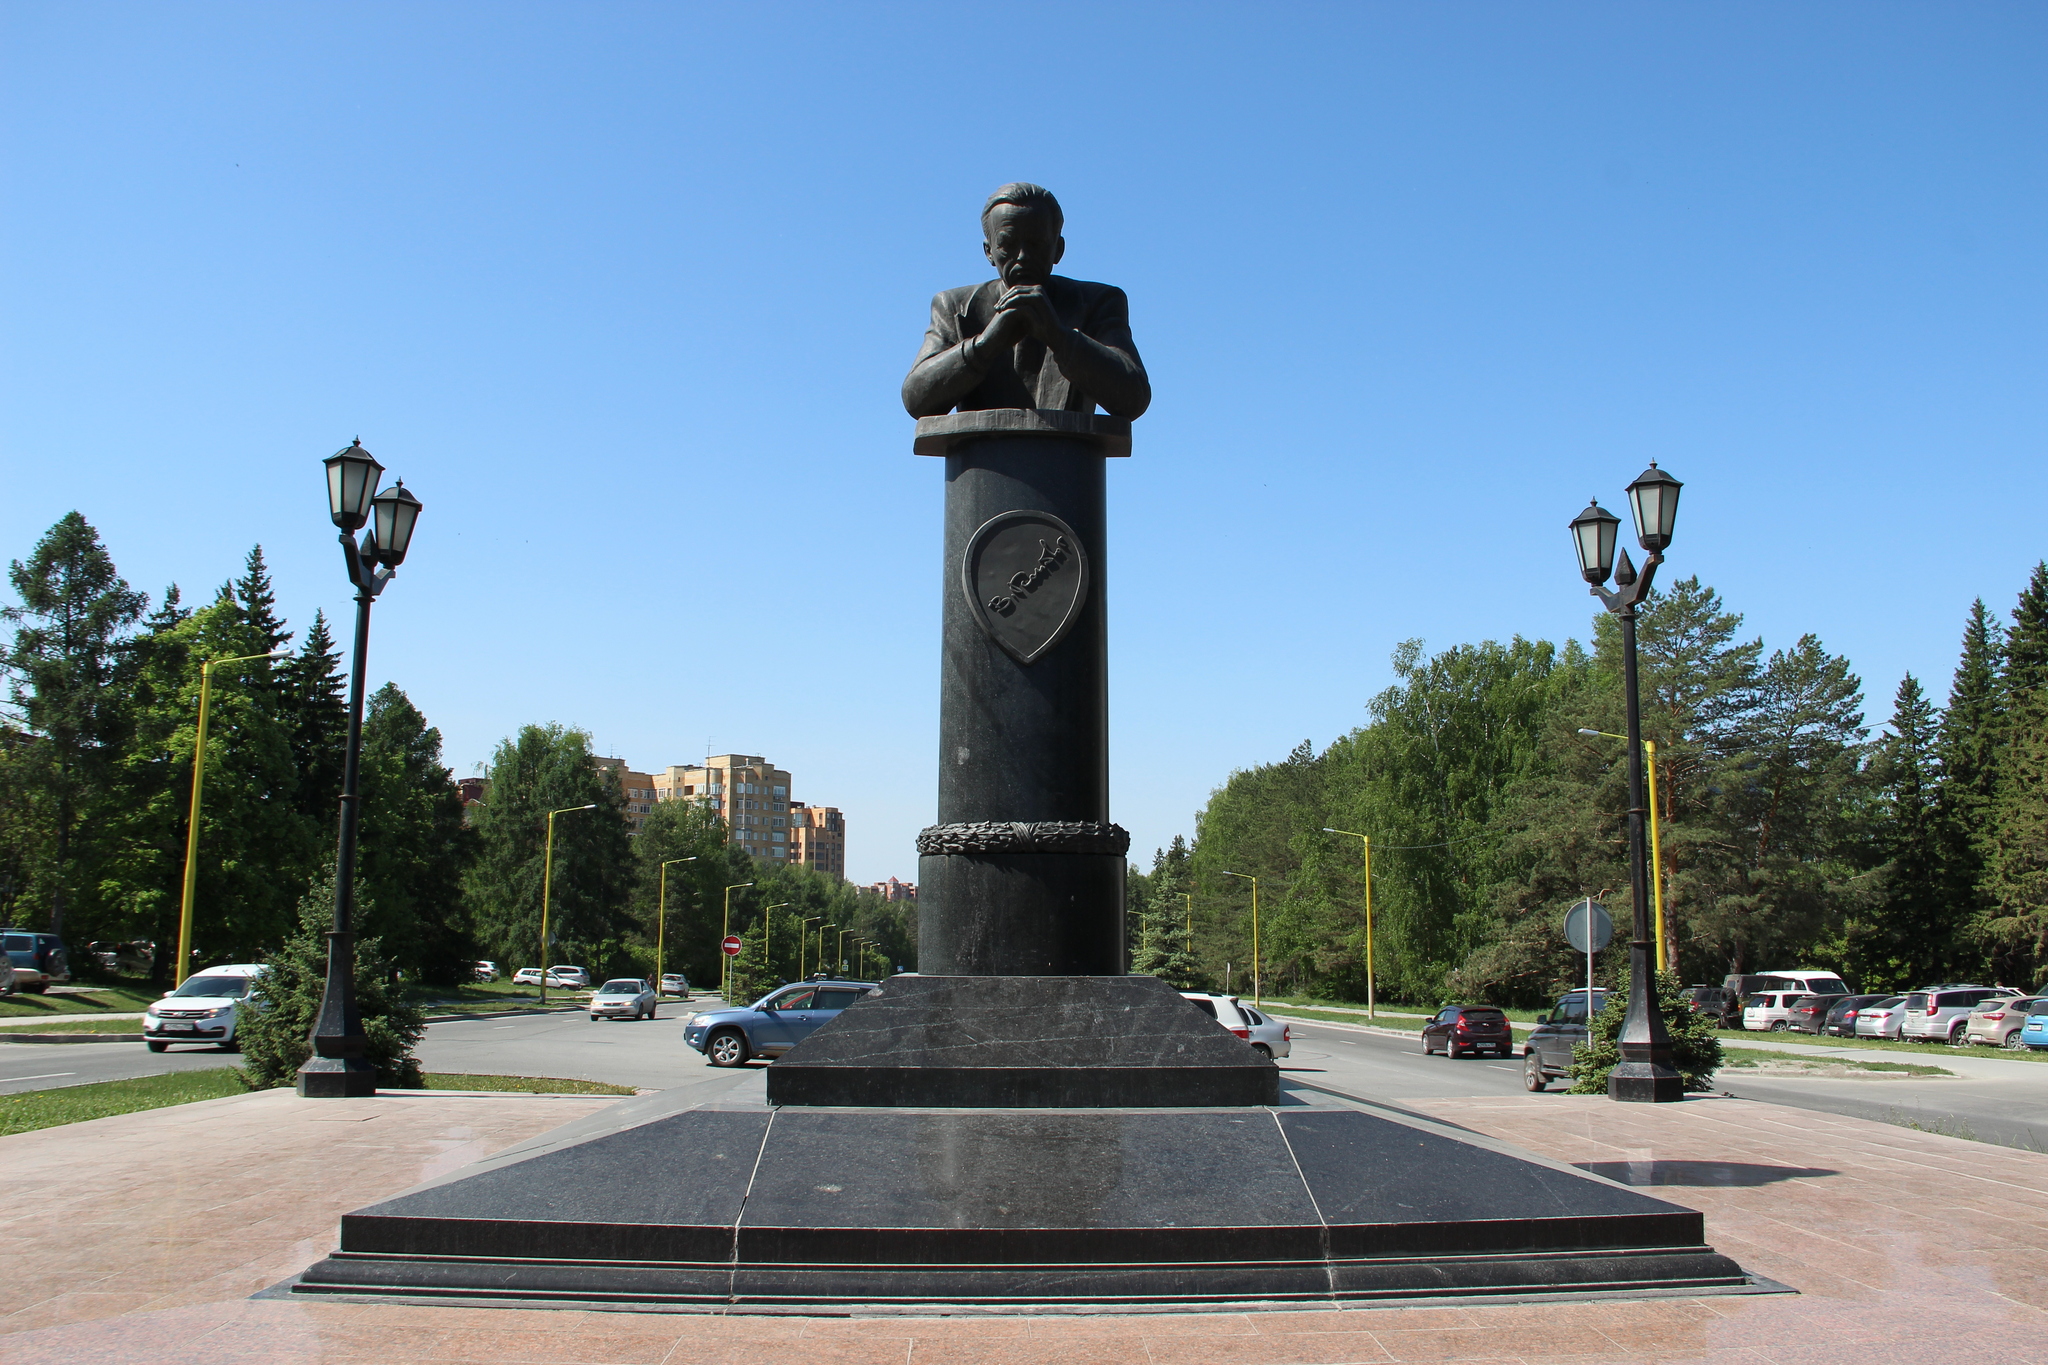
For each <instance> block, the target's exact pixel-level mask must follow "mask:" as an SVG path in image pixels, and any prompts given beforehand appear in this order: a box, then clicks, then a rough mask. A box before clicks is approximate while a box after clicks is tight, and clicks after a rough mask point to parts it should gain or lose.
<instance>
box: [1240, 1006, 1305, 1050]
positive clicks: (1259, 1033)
mask: <svg viewBox="0 0 2048 1365" xmlns="http://www.w3.org/2000/svg"><path fill="white" fill-rule="evenodd" d="M1237 1012H1238V1013H1239V1014H1242V1015H1243V1016H1244V1017H1245V1020H1246V1021H1247V1022H1248V1023H1250V1024H1251V1026H1252V1030H1251V1032H1252V1037H1251V1044H1252V1051H1254V1052H1256V1053H1258V1054H1259V1055H1260V1056H1262V1057H1285V1056H1286V1055H1287V1054H1288V1053H1290V1052H1292V1051H1294V1031H1293V1030H1292V1029H1290V1028H1288V1027H1287V1025H1285V1024H1283V1023H1281V1022H1280V1021H1279V1020H1278V1019H1268V1018H1267V1017H1266V1016H1265V1015H1263V1014H1261V1013H1259V1012H1258V1011H1257V1010H1255V1009H1253V1008H1252V1007H1251V1006H1250V1005H1246V1004H1242V1003H1240V1004H1239V1005H1238V1007H1237Z"/></svg>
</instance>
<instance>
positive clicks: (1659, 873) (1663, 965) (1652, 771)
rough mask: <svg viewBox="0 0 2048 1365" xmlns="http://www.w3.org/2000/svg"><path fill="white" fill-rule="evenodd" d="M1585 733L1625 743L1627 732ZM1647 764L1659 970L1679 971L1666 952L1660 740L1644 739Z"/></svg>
mask: <svg viewBox="0 0 2048 1365" xmlns="http://www.w3.org/2000/svg"><path fill="white" fill-rule="evenodd" d="M1579 733H1580V734H1582V735H1601V736H1604V737H1605V738H1607V739H1618V740H1620V741H1622V742H1623V743H1624V744H1625V743H1627V742H1628V736H1627V735H1617V734H1615V733H1613V732H1612V731H1609V730H1587V729H1581V730H1580V731H1579ZM1643 759H1644V765H1645V766H1646V767H1647V768H1648V769H1649V778H1650V867H1651V869H1652V872H1653V874H1654V875H1652V876H1651V878H1650V901H1651V904H1652V905H1654V906H1655V907H1656V912H1657V970H1658V971H1660V972H1662V971H1673V972H1675V971H1677V970H1678V968H1677V966H1676V965H1675V964H1674V963H1672V962H1671V961H1670V960H1669V959H1668V958H1667V957H1665V955H1664V848H1663V845H1662V844H1660V843H1659V842H1658V839H1657V741H1656V740H1654V739H1646V740H1644V741H1643Z"/></svg>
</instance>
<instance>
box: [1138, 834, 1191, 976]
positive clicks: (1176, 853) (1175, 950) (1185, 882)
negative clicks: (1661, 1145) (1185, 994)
mask: <svg viewBox="0 0 2048 1365" xmlns="http://www.w3.org/2000/svg"><path fill="white" fill-rule="evenodd" d="M1192 893H1193V878H1192V877H1191V876H1190V875H1189V873H1188V846H1187V841H1186V840H1185V839H1183V838H1182V837H1181V836H1180V835H1178V834H1176V835H1174V836H1173V843H1172V845H1171V846H1170V847H1167V848H1164V849H1160V850H1158V851H1156V852H1154V853H1153V855H1152V872H1151V874H1150V875H1149V876H1148V877H1146V879H1145V901H1144V905H1143V906H1142V908H1141V911H1140V914H1139V916H1138V924H1137V929H1136V935H1135V937H1134V938H1133V939H1132V941H1131V970H1132V971H1133V972H1135V973H1139V974H1141V975H1145V976H1156V977H1158V978H1159V979H1160V980H1161V981H1164V982H1165V983H1166V984H1167V985H1169V986H1172V987H1173V988H1174V989H1175V990H1179V991H1193V990H1201V989H1204V988H1205V987H1206V985H1207V984H1208V975H1207V973H1205V972H1204V971H1203V970H1202V964H1201V961H1200V960H1199V959H1198V958H1197V957H1196V956H1195V939H1194V913H1193V910H1192V907H1191V902H1189V901H1188V900H1186V899H1184V897H1186V896H1189V895H1191V894H1192Z"/></svg>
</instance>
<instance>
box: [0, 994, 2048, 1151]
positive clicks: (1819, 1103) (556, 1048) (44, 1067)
mask: <svg viewBox="0 0 2048 1365" xmlns="http://www.w3.org/2000/svg"><path fill="white" fill-rule="evenodd" d="M717 1004H718V1002H717V1001H716V1000H711V1001H706V1000H704V999H703V998H701V997H700V998H699V999H697V1000H695V1001H692V1002H691V1003H690V1004H687V1005H685V1004H681V1003H679V1002H675V1001H670V1002H666V1003H664V1004H663V1005H662V1010H661V1016H660V1017H659V1018H656V1019H651V1020H642V1021H634V1022H627V1021H622V1020H620V1021H614V1020H606V1021H604V1022H601V1023H592V1022H590V1020H589V1018H588V1016H586V1015H585V1014H583V1013H582V1012H580V1011H577V1012H568V1013H561V1014H543V1015H528V1016H524V1017H519V1018H507V1019H463V1020H453V1021H450V1022H447V1023H439V1024H432V1025H429V1026H428V1029H427V1036H426V1039H425V1041H424V1042H422V1044H421V1046H420V1060H421V1062H422V1064H423V1065H424V1066H425V1067H426V1069H427V1070H429V1071H434V1072H443V1073H448V1072H471V1073H480V1074H485V1075H507V1076H556V1077H562V1078H566V1079H575V1080H589V1081H610V1082H612V1083H614V1084H618V1085H633V1086H640V1087H644V1088H647V1089H651V1090H669V1089H673V1088H676V1087H678V1086H686V1087H689V1088H690V1089H692V1090H699V1089H701V1090H703V1091H704V1093H705V1097H706V1098H710V1097H711V1095H712V1094H715V1093H717V1092H719V1091H721V1090H723V1089H724V1088H726V1087H727V1086H728V1085H730V1084H731V1083H732V1082H733V1081H734V1079H736V1078H735V1077H734V1076H733V1073H731V1072H726V1071H721V1070H719V1069H717V1068H715V1067H712V1066H710V1065H709V1064H708V1063H706V1062H705V1060H704V1058H703V1057H702V1055H701V1054H699V1053H696V1052H693V1051H691V1050H690V1049H689V1048H687V1047H685V1046H684V1045H683V1021H684V1019H685V1017H686V1016H687V1015H689V1014H690V1013H693V1012H694V1011H695V1010H697V1009H698V1008H703V1007H710V1008H716V1007H717ZM1290 1027H1291V1028H1292V1030H1293V1033H1294V1053H1293V1055H1292V1056H1291V1057H1289V1058H1287V1059H1285V1060H1284V1061H1283V1062H1282V1063H1281V1066H1282V1070H1283V1074H1284V1075H1285V1077H1286V1078H1287V1079H1288V1080H1290V1081H1294V1082H1297V1083H1301V1084H1306V1085H1311V1086H1320V1087H1324V1088H1327V1089H1329V1090H1333V1091H1336V1092H1338V1093H1340V1094H1343V1095H1347V1096H1350V1097H1353V1098H1356V1099H1361V1100H1367V1101H1374V1102H1380V1103H1393V1104H1399V1103H1400V1102H1401V1101H1403V1100H1415V1099H1455V1098H1465V1097H1470V1096H1484V1095H1510V1094H1520V1093H1521V1092H1522V1066H1521V1062H1520V1060H1519V1059H1515V1060H1506V1061H1504V1060H1496V1059H1494V1058H1491V1057H1484V1058H1481V1057H1468V1058H1463V1059H1460V1060H1458V1061H1451V1060H1450V1059H1448V1058H1446V1057H1443V1056H1441V1055H1439V1056H1435V1057H1425V1056H1423V1055H1422V1050H1421V1044H1420V1042H1419V1041H1418V1040H1417V1039H1416V1038H1414V1037H1412V1036H1409V1037H1391V1036H1388V1035H1386V1034H1382V1033H1370V1032H1366V1031H1365V1030H1363V1029H1353V1028H1346V1027H1344V1026H1342V1025H1335V1024H1323V1023H1307V1024H1304V1023H1291V1024H1290ZM1945 1058H1947V1049H1945V1048H1931V1049H1929V1051H1928V1055H1927V1057H1926V1058H1925V1061H1927V1062H1928V1063H1930V1064H1932V1065H1936V1066H1939V1065H1942V1063H1943V1061H1944V1059H1945ZM1884 1059H1885V1060H1893V1058H1892V1056H1891V1054H1885V1058H1884ZM1909 1060H1920V1059H1919V1058H1917V1057H1915V1058H1910V1059H1909ZM1948 1060H1951V1061H1953V1062H1954V1063H1955V1064H1957V1065H1958V1066H1959V1067H1961V1068H1964V1069H1967V1070H1968V1071H1969V1072H1970V1074H1969V1075H1967V1076H1961V1077H1955V1078H1931V1079H1930V1078H1910V1077H1909V1078H1901V1077H1896V1076H1892V1077H1872V1078H1870V1079H1862V1078H1857V1079H1848V1078H1842V1079H1836V1078H1831V1077H1812V1076H1745V1075H1743V1074H1742V1073H1741V1072H1737V1071H1727V1072H1723V1073H1722V1074H1721V1076H1720V1077H1719V1082H1720V1085H1721V1087H1722V1088H1723V1089H1725V1090H1727V1091H1728V1092H1729V1093H1730V1094H1732V1095H1735V1096H1738V1097H1740V1098H1744V1099H1756V1100H1767V1101H1771V1102H1774V1103H1778V1104H1786V1105H1792V1106H1795V1107H1798V1108H1805V1109H1816V1110H1824V1111H1827V1112H1831V1113H1838V1114H1849V1115H1853V1116H1855V1117H1858V1118H1869V1119H1876V1120H1878V1121H1880V1122H1887V1123H1913V1124H1916V1125H1917V1126H1919V1127H1921V1128H1924V1129H1928V1130H1930V1131H1934V1132H1941V1133H1949V1134H1952V1135H1954V1136H1958V1137H1971V1138H1976V1139H1978V1140H1980V1141H1986V1142H1999V1143H2005V1144H2008V1145H2013V1146H2022V1147H2030V1148H2033V1149H2035V1150H2038V1151H2048V1065H2040V1064H2033V1063H2027V1062H2003V1061H1999V1060H1996V1059H1995V1058H1993V1057H1990V1056H1986V1055H1983V1054H1978V1055H1977V1056H1976V1057H1964V1058H1948ZM239 1061H240V1059H239V1058H238V1057H235V1056H233V1055H231V1054H228V1053H223V1052H218V1051H215V1050H213V1049H210V1048H190V1049H182V1048H181V1049H173V1050H172V1051H169V1052H164V1053H151V1052H148V1051H146V1050H145V1049H144V1048H143V1046H142V1044H140V1043H66V1044H61V1045H37V1044H0V1094H12V1093H19V1092H21V1091H24V1090H40V1089H45V1088H49V1087H54V1086H63V1085H80V1084H84V1083H86V1082H89V1081H103V1080H119V1079H124V1078H127V1077H132V1076H151V1075H158V1074H161V1073H163V1072H168V1071H175V1070H187V1069H193V1068H200V1067H216V1066H234V1065H236V1064H238V1062H239ZM761 1065H762V1064H761V1063H755V1064H754V1065H753V1066H752V1067H750V1068H749V1070H757V1069H759V1067H760V1066H761Z"/></svg>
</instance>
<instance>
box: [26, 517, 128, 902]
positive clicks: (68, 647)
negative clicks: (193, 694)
mask: <svg viewBox="0 0 2048 1365" xmlns="http://www.w3.org/2000/svg"><path fill="white" fill-rule="evenodd" d="M8 575H9V577H10V578H11V579H12V581H13V584H14V590H15V592H16V594H17V595H18V596H19V597H20V599H21V604H20V605H19V606H15V607H8V608H6V609H5V610H4V611H0V619H5V620H7V621H11V622H13V623H14V624H15V627H16V629H15V633H14V640H13V642H12V644H11V645H10V647H9V648H8V649H7V651H6V653H5V655H4V656H0V659H4V666H5V668H6V670H7V672H8V674H9V675H10V678H11V686H10V688H9V700H10V702H11V703H12V704H13V706H14V707H15V710H16V714H17V716H18V717H19V718H20V721H21V730H22V732H23V733H24V734H25V735H26V736H27V738H28V740H29V744H28V747H27V750H26V752H25V753H24V754H22V755H21V757H22V758H23V760H24V763H25V764H26V768H27V771H26V772H24V773H22V774H19V775H21V776H25V777H26V778H27V779H28V782H29V785H30V788H31V790H32V791H33V793H34V795H35V798H36V799H35V800H34V801H33V802H32V803H31V808H32V809H34V810H39V811H40V812H41V818H40V819H39V820H37V821H36V822H35V823H36V824H37V825H38V826H40V829H41V831H42V835H43V837H44V838H45V839H46V841H47V842H46V844H43V845H42V848H46V849H47V852H46V853H45V854H43V855H42V856H36V857H33V858H32V860H31V863H30V866H31V872H32V875H31V893H30V894H31V896H32V898H33V899H34V900H35V901H36V902H37V903H39V904H40V905H41V906H42V907H43V908H45V909H46V910H47V911H48V915H49V925H50V930H51V932H52V933H62V932H63V931H64V916H65V912H66V909H67V907H68V905H69V903H70V901H71V899H72V898H73V897H74V895H75V894H76V891H77V889H78V888H80V887H90V886H92V885H93V884H94V883H95V882H96V881H97V878H96V877H95V876H92V875H91V874H90V873H89V872H88V873H87V874H86V875H81V869H80V867H79V866H78V864H79V863H80V862H86V863H90V862H91V860H92V850H89V849H88V850H86V853H87V856H86V857H85V858H84V859H81V858H79V857H78V853H79V849H78V848H77V844H78V842H79V838H80V834H81V830H82V829H83V828H85V827H86V826H87V825H88V820H87V817H88V814H89V812H90V811H91V808H92V806H93V805H94V803H95V801H96V799H97V798H99V797H100V796H102V795H103V794H104V792H105V790H106V786H107V781H108V778H109V777H110V775H111V772H112V769H113V765H114V762H115V756H116V755H117V754H118V753H119V750H120V745H121V743H122V739H123V735H124V732H125V730H126V727H127V724H128V717H127V714H126V708H125V707H124V706H123V704H122V698H121V695H120V693H119V691H118V690H117V689H115V688H114V687H113V686H112V684H113V682H114V678H115V671H116V667H117V665H118V663H119V659H120V652H121V648H122V646H123V644H125V643H126V641H127V640H128V638H129V636H130V634H131V631H132V629H133V627H134V625H135V623H136V622H137V621H139V620H140V619H141V618H142V615H143V613H144V612H146V611H147V610H148V609H149V599H148V597H147V595H145V594H143V593H140V592H137V591H135V590H134V589H133V588H130V587H129V586H128V584H127V582H126V581H125V580H124V579H122V578H121V576H120V575H119V574H118V573H116V572H115V570H114V561H113V558H112V557H111V556H110V555H108V553H107V551H106V547H105V546H103V545H102V544H101V543H100V538H99V533H98V532H97V531H95V530H93V528H92V527H91V525H89V524H88V523H87V522H86V519H85V518H84V517H82V516H80V515H79V514H78V513H77V512H69V513H66V514H65V515H64V516H63V517H62V518H61V519H59V520H58V522H57V524H56V525H54V526H52V527H51V528H50V529H49V531H48V532H47V533H45V534H44V536H43V538H42V539H41V540H40V541H38V542H37V543H36V547H35V550H34V552H33V553H32V554H31V555H30V556H29V559H28V562H27V563H25V564H24V563H23V562H21V561H20V560H16V561H14V562H13V564H11V565H10V566H9V570H8ZM92 827H93V828H97V825H93V826H92ZM38 852H41V849H40V848H39V849H38Z"/></svg>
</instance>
